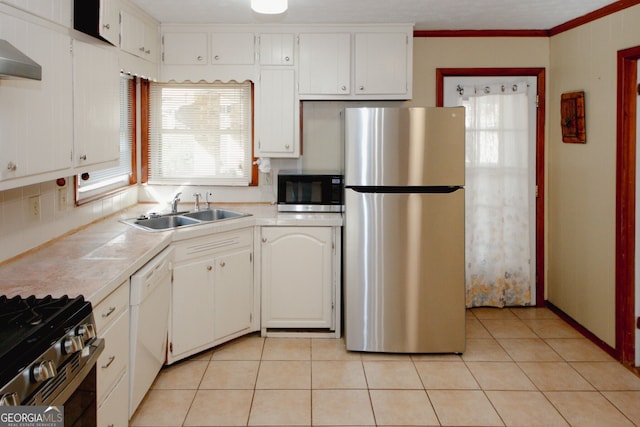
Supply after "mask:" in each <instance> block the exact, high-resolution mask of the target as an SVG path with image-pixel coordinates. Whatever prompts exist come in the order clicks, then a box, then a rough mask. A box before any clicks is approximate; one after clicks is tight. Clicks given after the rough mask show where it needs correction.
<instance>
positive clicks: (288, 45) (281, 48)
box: [260, 33, 295, 65]
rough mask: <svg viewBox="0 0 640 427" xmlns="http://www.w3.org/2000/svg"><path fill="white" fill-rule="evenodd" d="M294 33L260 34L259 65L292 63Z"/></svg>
mask: <svg viewBox="0 0 640 427" xmlns="http://www.w3.org/2000/svg"><path fill="white" fill-rule="evenodd" d="M293 51H294V35H293V34H275V33H274V34H270V33H264V34H261V35H260V65H293V64H294V63H295V61H294V58H293Z"/></svg>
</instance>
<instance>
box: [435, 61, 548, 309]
mask: <svg viewBox="0 0 640 427" xmlns="http://www.w3.org/2000/svg"><path fill="white" fill-rule="evenodd" d="M488 76H533V77H536V78H537V80H538V87H537V102H536V105H537V107H538V108H537V111H536V188H537V197H536V208H535V209H536V268H535V270H536V306H537V307H544V305H545V299H544V296H545V293H544V290H545V286H544V279H545V278H544V252H545V248H544V236H545V235H544V220H545V217H544V200H545V198H544V190H545V187H544V153H545V138H544V130H545V128H544V127H545V114H546V113H545V111H546V102H545V91H546V86H545V69H544V68H437V69H436V106H438V107H442V106H443V105H444V78H445V77H488Z"/></svg>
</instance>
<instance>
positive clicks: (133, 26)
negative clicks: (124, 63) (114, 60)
mask: <svg viewBox="0 0 640 427" xmlns="http://www.w3.org/2000/svg"><path fill="white" fill-rule="evenodd" d="M120 31H121V34H122V40H121V45H120V48H121V49H122V50H124V51H125V52H129V53H131V54H133V55H136V56H140V57H143V56H144V35H145V34H144V22H142V21H141V20H140V19H138V18H137V17H136V16H134V15H132V14H130V13H127V12H125V11H124V10H123V11H122V28H121V30H120Z"/></svg>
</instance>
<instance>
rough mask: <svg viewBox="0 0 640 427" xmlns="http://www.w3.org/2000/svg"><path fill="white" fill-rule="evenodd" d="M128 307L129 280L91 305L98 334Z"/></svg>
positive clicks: (100, 334) (101, 333)
mask: <svg viewBox="0 0 640 427" xmlns="http://www.w3.org/2000/svg"><path fill="white" fill-rule="evenodd" d="M128 309H129V281H128V280H127V281H126V282H123V283H122V285H120V286H119V287H118V289H116V290H115V291H113V292H112V293H111V294H109V296H107V297H106V298H105V299H104V300H103V301H102V302H100V304H98V305H97V306H95V307H93V317H94V318H95V321H96V331H97V333H98V336H102V335H103V331H106V330H107V329H108V328H109V325H111V324H112V323H113V322H114V321H115V320H116V319H117V318H118V317H120V315H121V314H122V313H124V312H125V311H126V310H128Z"/></svg>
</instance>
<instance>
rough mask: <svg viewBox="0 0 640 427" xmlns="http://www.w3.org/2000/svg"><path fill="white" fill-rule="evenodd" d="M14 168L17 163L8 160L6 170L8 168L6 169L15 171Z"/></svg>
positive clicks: (16, 167)
mask: <svg viewBox="0 0 640 427" xmlns="http://www.w3.org/2000/svg"><path fill="white" fill-rule="evenodd" d="M16 169H18V165H16V164H15V163H13V162H9V163H8V164H7V170H8V171H11V172H15V171H16Z"/></svg>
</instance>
